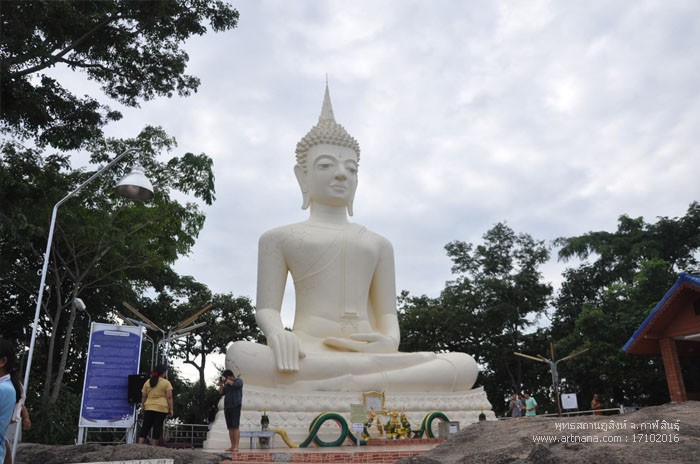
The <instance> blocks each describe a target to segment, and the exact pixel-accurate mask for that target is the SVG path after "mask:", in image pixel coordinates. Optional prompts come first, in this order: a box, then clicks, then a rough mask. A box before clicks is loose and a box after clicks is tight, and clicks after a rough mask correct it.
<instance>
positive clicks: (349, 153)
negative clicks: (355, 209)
mask: <svg viewBox="0 0 700 464" xmlns="http://www.w3.org/2000/svg"><path fill="white" fill-rule="evenodd" d="M306 166H307V172H306V173H305V174H304V175H303V176H302V177H303V178H304V180H303V181H302V180H301V179H300V184H301V187H302V191H304V190H306V194H307V195H308V199H309V200H310V201H311V202H316V203H320V204H325V205H329V206H350V205H352V201H353V199H354V198H355V190H356V189H357V154H356V153H355V151H354V150H353V149H352V148H348V147H340V146H337V145H329V144H320V145H315V146H313V147H312V148H311V149H310V150H309V153H308V155H307V159H306Z"/></svg>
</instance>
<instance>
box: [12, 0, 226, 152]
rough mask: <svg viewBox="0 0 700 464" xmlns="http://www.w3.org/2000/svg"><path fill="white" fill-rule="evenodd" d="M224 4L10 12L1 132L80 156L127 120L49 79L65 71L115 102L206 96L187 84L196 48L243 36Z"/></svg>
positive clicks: (46, 3)
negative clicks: (215, 36) (190, 46)
mask: <svg viewBox="0 0 700 464" xmlns="http://www.w3.org/2000/svg"><path fill="white" fill-rule="evenodd" d="M237 21H238V12H237V11H236V10H235V9H233V8H231V6H230V5H228V4H227V3H225V2H224V1H222V0H158V1H142V0H92V1H89V0H85V1H67V0H60V1H58V0H43V1H40V0H29V1H16V2H4V3H3V6H2V27H1V28H0V33H1V34H2V37H1V39H2V40H0V101H1V102H2V107H1V111H0V113H1V116H0V124H1V125H0V127H1V128H2V129H3V130H4V131H12V133H13V135H14V136H22V137H25V138H29V137H31V138H34V139H35V141H36V143H37V144H39V145H52V146H54V147H56V148H59V149H64V150H67V149H75V148H79V147H81V146H83V144H84V143H86V141H88V140H90V139H95V138H99V137H100V136H101V135H102V127H103V126H104V125H105V124H106V123H107V122H108V121H114V120H118V119H120V118H121V115H120V113H119V112H117V111H112V110H111V109H110V108H109V107H107V106H105V105H103V104H101V103H100V102H98V100H97V99H96V98H94V97H93V96H88V95H85V96H79V95H75V94H73V93H72V92H71V91H70V90H68V89H67V88H66V87H65V86H64V85H61V83H59V81H58V80H57V79H56V78H55V77H53V76H52V75H51V73H50V72H49V70H51V68H54V67H56V66H60V65H62V66H63V67H65V68H67V69H69V70H71V71H81V72H83V73H85V74H86V76H87V77H88V79H90V80H93V81H95V82H97V83H98V84H99V85H100V87H101V89H102V91H103V92H104V93H105V95H107V96H108V97H110V98H112V99H114V100H116V101H117V102H119V103H121V104H123V105H126V106H129V107H136V106H138V104H139V101H140V100H151V99H153V98H155V97H158V96H167V97H170V96H172V95H173V94H175V93H177V94H178V95H182V96H186V95H189V94H190V93H191V92H193V91H196V90H197V88H198V86H199V84H200V81H199V79H198V78H196V77H194V76H190V75H187V74H185V67H186V65H187V61H188V59H189V57H188V56H187V53H186V52H185V51H184V50H183V49H182V48H181V47H182V44H183V43H184V41H185V40H186V39H188V38H189V37H191V36H194V35H202V34H204V33H205V32H207V27H206V25H205V23H208V25H209V27H210V28H211V30H213V31H225V30H228V29H232V28H234V27H235V26H236V24H237Z"/></svg>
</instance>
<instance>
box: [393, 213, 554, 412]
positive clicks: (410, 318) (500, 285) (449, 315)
mask: <svg viewBox="0 0 700 464" xmlns="http://www.w3.org/2000/svg"><path fill="white" fill-rule="evenodd" d="M483 239H484V243H483V244H481V245H477V246H474V245H473V244H468V243H465V242H461V241H455V242H451V243H449V244H447V245H446V247H445V248H446V249H447V254H448V256H449V257H450V258H451V259H452V262H453V267H452V272H453V274H455V275H456V279H455V280H453V281H450V282H447V283H446V286H445V289H444V290H443V291H442V292H441V294H440V296H439V297H438V298H436V299H430V298H428V297H426V296H421V297H410V296H409V295H408V293H406V292H404V293H402V295H401V298H400V300H399V303H400V323H401V333H402V344H401V349H402V350H407V351H414V350H435V349H437V350H447V351H461V352H466V353H470V354H472V355H473V356H474V357H475V359H476V361H477V362H478V363H479V364H480V366H481V369H482V370H481V373H480V378H479V380H478V382H480V383H481V384H483V385H484V388H485V390H486V392H487V394H488V396H489V399H490V401H491V403H492V404H493V405H494V407H495V408H496V410H497V412H502V411H503V409H504V407H505V406H504V404H503V399H504V395H505V394H506V393H507V391H508V390H516V391H517V390H520V389H521V388H522V385H523V384H524V383H526V381H527V380H529V379H526V378H525V376H524V374H525V373H524V369H523V360H521V359H519V358H517V357H516V356H514V355H513V352H514V351H522V350H523V349H525V347H528V346H530V345H533V344H534V345H536V344H537V342H538V340H539V337H538V335H536V334H539V332H535V335H533V334H530V335H526V334H525V332H526V331H527V330H528V328H530V327H531V326H532V325H533V324H534V322H535V320H536V318H537V317H538V316H539V315H541V314H542V313H543V312H544V311H545V309H546V308H547V306H548V299H549V297H550V295H551V292H552V287H551V286H550V285H549V284H547V283H544V282H542V274H541V272H540V270H539V267H540V266H541V265H542V264H544V263H545V262H547V260H548V259H549V251H548V249H547V247H546V246H545V245H544V243H543V242H541V241H537V240H535V239H533V238H532V237H531V236H530V235H528V234H516V233H515V232H514V231H513V230H512V229H511V228H510V227H508V226H507V225H506V224H503V223H500V224H496V225H495V226H494V227H493V228H492V229H490V230H489V231H487V232H486V234H484V236H483ZM533 375H540V373H539V372H538V371H533ZM549 383H551V382H549Z"/></svg>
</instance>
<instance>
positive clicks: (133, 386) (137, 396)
mask: <svg viewBox="0 0 700 464" xmlns="http://www.w3.org/2000/svg"><path fill="white" fill-rule="evenodd" d="M148 379H149V376H148V374H134V375H130V376H129V403H131V404H137V403H140V402H141V389H142V388H143V384H144V383H146V380H148Z"/></svg>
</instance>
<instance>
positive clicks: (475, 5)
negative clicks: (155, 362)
mask: <svg viewBox="0 0 700 464" xmlns="http://www.w3.org/2000/svg"><path fill="white" fill-rule="evenodd" d="M233 5H234V6H235V8H237V9H238V11H239V13H240V21H239V25H238V27H237V28H236V29H234V30H232V31H229V32H226V33H209V34H207V35H206V36H204V37H201V38H196V39H194V40H191V41H190V42H188V44H187V50H188V53H189V54H190V63H189V68H188V73H190V74H193V75H196V76H198V77H200V78H201V81H202V83H201V87H200V89H199V92H198V93H196V94H194V95H193V96H191V97H189V98H171V99H167V98H162V99H158V100H155V101H153V102H146V103H144V104H143V105H142V107H141V108H140V109H138V110H125V111H124V115H125V117H124V119H123V120H122V121H120V122H118V123H114V124H111V125H110V126H108V130H107V131H108V134H109V135H113V136H119V137H134V136H135V135H136V134H137V133H138V132H139V131H140V129H141V128H142V127H143V126H144V125H146V124H152V125H160V126H162V127H163V128H164V129H165V130H166V131H167V132H168V133H169V134H170V135H172V136H174V137H175V138H176V139H177V140H178V143H179V147H178V149H177V151H176V152H174V153H173V155H180V154H182V153H184V152H187V151H191V152H195V153H200V152H205V153H207V154H208V155H209V156H210V157H212V158H213V159H214V171H215V175H216V196H217V200H216V202H215V204H214V205H213V206H211V207H204V211H205V213H206V215H207V221H206V225H205V228H204V230H203V231H202V233H201V235H200V237H199V240H198V242H197V245H196V246H195V247H194V249H193V250H192V253H191V254H190V255H189V256H187V257H184V258H182V259H181V260H180V261H179V262H178V263H177V266H176V269H177V271H179V272H180V273H182V274H189V275H193V276H194V277H195V278H196V279H197V280H199V281H201V282H203V283H205V284H207V285H208V286H209V288H211V289H212V291H214V292H217V293H227V292H232V293H233V294H235V295H247V296H250V297H251V298H253V299H254V298H255V287H256V262H257V257H256V254H257V240H258V237H259V236H260V235H261V234H262V233H263V232H264V231H266V230H267V229H269V228H271V227H274V226H278V225H282V224H288V223H292V222H297V221H301V220H304V219H305V218H306V216H307V212H305V211H302V210H301V209H300V206H301V194H300V193H299V189H298V186H297V184H296V181H295V178H294V175H293V172H292V169H293V165H294V149H295V146H296V143H297V142H298V141H299V139H300V138H301V137H302V136H303V135H304V134H305V133H306V132H307V131H308V130H309V129H310V128H311V127H312V126H313V125H314V124H316V122H317V119H318V116H319V113H320V110H321V103H322V98H323V92H324V86H325V79H326V74H328V81H329V87H330V93H331V100H332V103H333V108H334V111H335V117H336V120H337V121H338V122H339V123H340V124H342V125H343V126H344V127H345V128H346V129H347V130H348V132H349V133H350V134H351V135H353V136H354V137H355V138H356V139H357V140H358V142H359V144H360V147H361V150H362V151H361V158H360V180H359V186H358V192H357V197H356V200H355V216H354V218H353V221H355V222H358V223H360V224H363V225H365V226H367V227H368V228H370V229H372V230H374V231H375V232H377V233H380V234H381V235H384V236H385V237H387V238H388V239H389V240H390V241H391V242H392V243H393V245H394V249H395V255H396V273H397V291H400V290H402V289H405V290H409V291H410V292H411V293H412V294H418V295H420V294H427V295H429V296H432V297H434V296H437V295H438V294H439V292H440V290H441V289H442V288H444V284H445V281H446V280H449V279H451V274H450V267H451V262H450V260H449V259H448V258H447V257H446V255H445V251H444V245H445V244H446V243H448V242H450V241H452V240H463V241H466V242H472V243H479V242H480V241H481V237H482V235H483V234H484V233H485V232H486V231H487V230H488V229H490V228H491V227H492V226H493V225H494V224H496V223H498V222H502V221H505V222H507V224H508V225H509V226H510V227H511V228H512V229H514V230H515V231H516V232H518V233H521V232H522V233H528V234H531V235H532V236H533V237H534V238H535V239H539V240H545V241H548V242H549V241H551V240H552V239H554V238H556V237H560V236H574V235H580V234H584V233H586V232H588V231H592V230H607V231H614V230H616V225H617V218H618V217H619V216H620V215H622V214H628V215H630V216H633V217H636V216H644V218H645V219H646V220H647V221H648V222H655V220H656V218H657V217H658V216H668V217H678V216H683V215H684V214H685V212H686V210H687V208H688V206H689V204H690V203H691V202H692V201H694V200H698V197H699V196H700V195H699V192H700V187H699V186H700V182H698V173H699V172H700V156H698V147H699V143H698V142H699V141H700V78H699V77H698V73H699V71H700V2H697V1H695V0H689V1H674V0H662V1H632V0H629V1H610V0H605V1H586V2H582V1H578V0H571V1H566V0H562V1H556V2H549V1H529V0H528V1H512V2H503V1H493V0H484V1H463V0H430V1H427V0H424V1H409V0H400V1H399V0H393V1H390V0H371V1H364V0H354V1H352V2H350V1H311V0H307V1H300V0H295V1H288V0H279V1H271V0H263V1H257V0H256V1H254V0H243V1H236V2H233ZM113 106H114V107H115V108H118V105H116V104H114V105H113ZM156 187H157V186H156ZM555 255H556V250H555ZM562 269H563V265H562V264H561V263H556V260H555V259H554V260H553V262H552V263H551V264H550V265H548V266H546V267H545V269H544V270H545V273H546V274H545V275H546V279H547V280H549V281H550V282H552V283H553V284H555V285H556V284H557V283H558V279H559V278H560V272H561V270H562ZM288 286H291V282H289V283H288ZM292 302H293V294H292V293H291V292H288V296H287V297H286V302H285V309H284V312H283V313H284V319H285V322H286V323H287V324H289V325H291V323H292V320H293V316H292Z"/></svg>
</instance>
